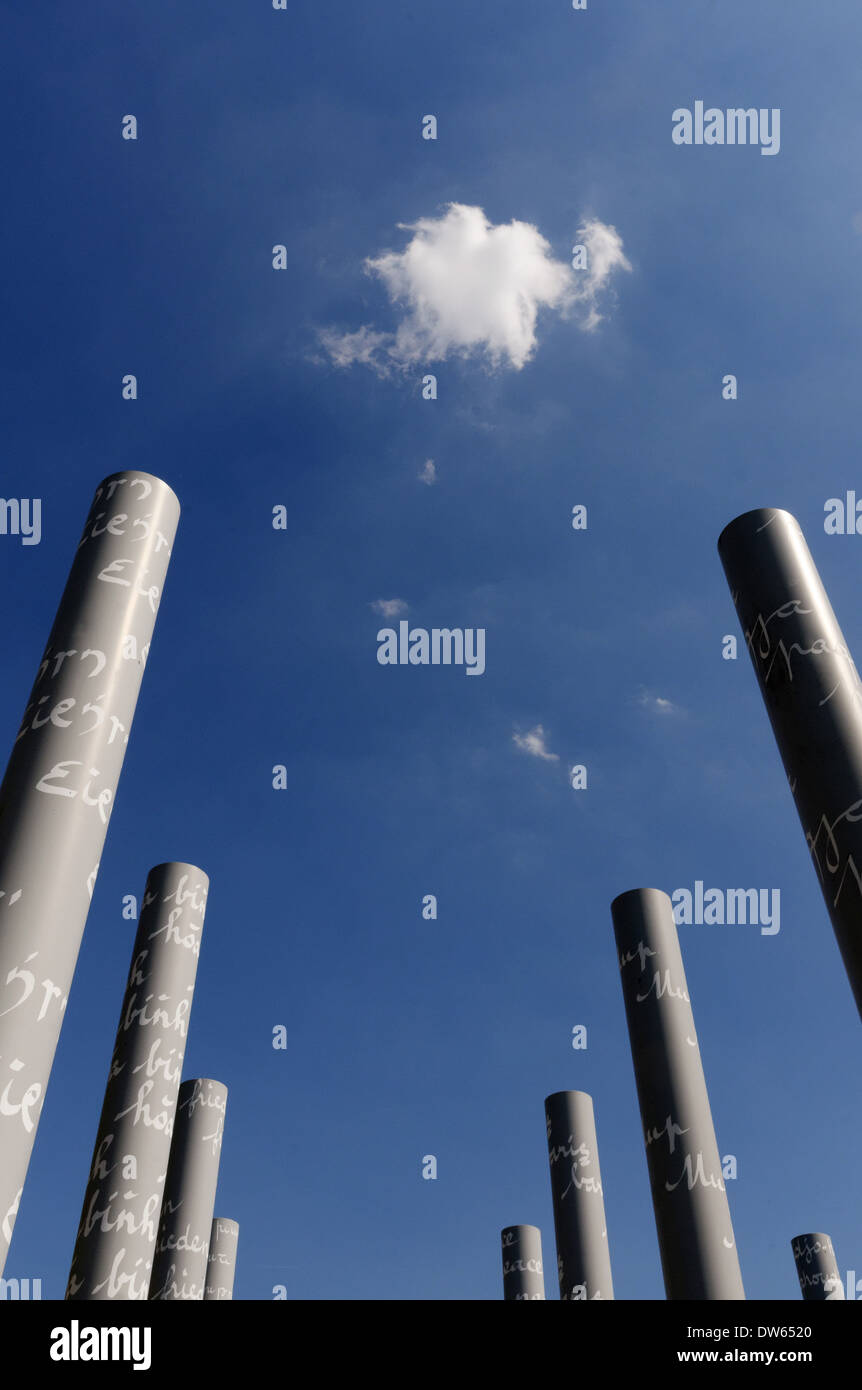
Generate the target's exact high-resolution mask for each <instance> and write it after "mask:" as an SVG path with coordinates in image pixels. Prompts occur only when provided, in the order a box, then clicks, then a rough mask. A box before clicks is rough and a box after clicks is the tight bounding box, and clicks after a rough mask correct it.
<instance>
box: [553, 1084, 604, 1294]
mask: <svg viewBox="0 0 862 1390" xmlns="http://www.w3.org/2000/svg"><path fill="white" fill-rule="evenodd" d="M545 1120H546V1123H547V1130H548V1159H549V1162H550V1166H551V1196H552V1198H553V1203H554V1231H555V1233H556V1238H557V1274H558V1276H559V1280H560V1298H561V1299H562V1300H563V1301H565V1302H579V1301H581V1300H583V1299H592V1298H605V1299H607V1298H613V1296H614V1285H613V1280H612V1278H611V1257H610V1251H609V1250H608V1231H607V1225H606V1222H605V1199H604V1195H603V1192H602V1175H601V1172H600V1170H599V1149H598V1143H597V1141H596V1122H595V1117H594V1115H593V1102H592V1099H591V1097H590V1096H588V1095H587V1094H586V1093H585V1092H584V1091H555V1092H554V1094H553V1095H551V1096H548V1097H547V1099H546V1100H545Z"/></svg>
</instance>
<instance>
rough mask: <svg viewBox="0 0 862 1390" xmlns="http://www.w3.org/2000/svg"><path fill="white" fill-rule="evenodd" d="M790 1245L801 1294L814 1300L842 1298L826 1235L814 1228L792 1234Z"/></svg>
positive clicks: (840, 1283) (822, 1301)
mask: <svg viewBox="0 0 862 1390" xmlns="http://www.w3.org/2000/svg"><path fill="white" fill-rule="evenodd" d="M791 1245H792V1247H793V1258H794V1260H795V1261H796V1273H797V1275H798V1276H799V1287H800V1288H801V1290H802V1297H803V1298H804V1299H809V1300H811V1301H812V1302H815V1303H824V1302H836V1301H838V1300H840V1299H843V1298H844V1284H843V1281H842V1279H841V1273H840V1270H839V1269H838V1260H837V1258H836V1256H835V1251H834V1249H833V1247H832V1241H831V1240H830V1239H829V1237H828V1236H825V1235H824V1234H823V1232H822V1231H814V1232H812V1233H810V1234H808V1235H804V1236H794V1237H793V1240H792V1241H791Z"/></svg>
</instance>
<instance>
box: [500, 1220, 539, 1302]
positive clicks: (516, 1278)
mask: <svg viewBox="0 0 862 1390" xmlns="http://www.w3.org/2000/svg"><path fill="white" fill-rule="evenodd" d="M500 1244H501V1247H502V1252H503V1299H504V1301H505V1302H507V1303H509V1302H512V1303H520V1302H524V1301H525V1300H527V1301H531V1302H535V1301H538V1300H543V1299H544V1297H545V1275H544V1270H543V1269H542V1233H541V1231H540V1230H539V1228H538V1226H504V1227H503V1229H502V1231H501V1232H500Z"/></svg>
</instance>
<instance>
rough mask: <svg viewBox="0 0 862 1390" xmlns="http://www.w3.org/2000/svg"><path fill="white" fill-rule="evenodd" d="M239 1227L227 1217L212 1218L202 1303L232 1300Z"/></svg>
mask: <svg viewBox="0 0 862 1390" xmlns="http://www.w3.org/2000/svg"><path fill="white" fill-rule="evenodd" d="M238 1240H239V1226H238V1225H237V1223H236V1221H228V1219H227V1217H224V1216H214V1217H213V1224H212V1232H211V1234H210V1253H209V1258H208V1260H207V1282H206V1288H205V1289H204V1301H205V1302H209V1301H211V1300H215V1299H225V1298H233V1281H234V1276H235V1274H236V1246H237V1241H238Z"/></svg>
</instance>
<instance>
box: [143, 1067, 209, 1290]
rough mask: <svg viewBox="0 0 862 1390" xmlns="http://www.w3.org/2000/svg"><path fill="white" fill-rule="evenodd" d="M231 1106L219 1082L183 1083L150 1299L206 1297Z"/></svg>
mask: <svg viewBox="0 0 862 1390" xmlns="http://www.w3.org/2000/svg"><path fill="white" fill-rule="evenodd" d="M226 1106H227V1087H226V1086H223V1085H222V1083H221V1082H220V1081H211V1080H210V1079H209V1078H207V1077H203V1078H200V1077H199V1078H197V1079H195V1080H193V1081H184V1082H183V1084H182V1086H181V1087H180V1094H179V1100H178V1102H177V1118H176V1124H175V1125H174V1135H173V1139H172V1141H171V1158H170V1163H169V1164H168V1175H167V1178H166V1179H165V1195H164V1199H163V1202H162V1215H161V1221H160V1223H159V1234H158V1238H157V1240H156V1253H155V1256H154V1258H153V1272H152V1275H151V1277H150V1294H149V1296H150V1299H153V1300H154V1299H160V1300H161V1301H163V1302H172V1301H174V1300H177V1299H185V1300H189V1299H201V1300H202V1299H203V1296H204V1288H205V1286H206V1277H207V1259H208V1256H209V1245H210V1235H211V1233H212V1223H213V1208H214V1207H215V1196H216V1186H217V1184H218V1169H219V1159H220V1158H221V1145H222V1135H223V1133H224V1115H225V1108H226Z"/></svg>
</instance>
